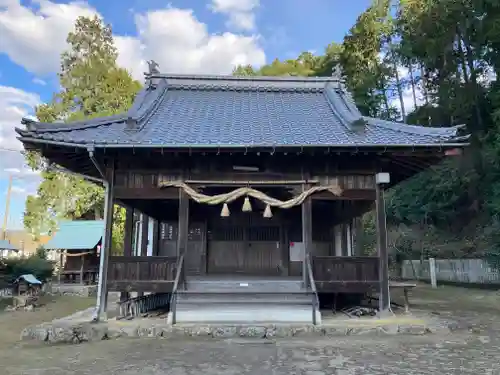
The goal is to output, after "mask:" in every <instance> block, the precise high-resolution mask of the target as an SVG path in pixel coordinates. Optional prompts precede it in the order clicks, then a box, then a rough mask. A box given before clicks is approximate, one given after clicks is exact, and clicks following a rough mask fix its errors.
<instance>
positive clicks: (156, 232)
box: [151, 219, 160, 256]
mask: <svg viewBox="0 0 500 375" xmlns="http://www.w3.org/2000/svg"><path fill="white" fill-rule="evenodd" d="M159 240H160V224H159V222H158V220H157V219H154V220H153V238H152V239H151V243H152V250H153V252H152V254H153V256H158V253H159V251H160V246H159V245H160V241H159Z"/></svg>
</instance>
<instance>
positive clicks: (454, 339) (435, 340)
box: [0, 334, 500, 375]
mask: <svg viewBox="0 0 500 375" xmlns="http://www.w3.org/2000/svg"><path fill="white" fill-rule="evenodd" d="M499 353H500V346H499V342H498V340H496V339H494V338H491V337H488V336H475V335H464V334H451V335H449V336H442V337H438V336H437V335H431V336H387V337H384V338H383V339H380V338H378V339H377V338H374V337H360V336H356V337H354V336H353V337H349V338H343V339H338V338H336V339H322V340H318V339H314V340H312V339H300V340H299V339H281V340H261V339H224V340H214V339H203V338H197V339H196V340H195V339H193V338H191V339H184V340H176V341H170V340H164V339H150V340H147V339H142V340H132V339H131V340H116V341H108V342H105V341H101V342H97V343H92V344H87V345H79V346H68V345H64V346H45V347H43V348H37V349H36V350H32V349H24V355H25V358H24V360H22V361H17V362H15V361H12V359H11V358H2V354H1V353H0V363H2V374H5V375H20V374H37V375H63V374H64V375H65V374H69V373H74V374H75V375H112V374H120V375H132V374H141V375H167V374H171V375H174V374H179V375H180V374H183V375H188V374H205V375H212V374H213V375H229V374H239V375H244V374H255V375H266V374H276V375H278V374H287V375H288V374H297V375H298V374H303V375H323V374H325V375H332V374H339V375H350V374H372V375H376V374H408V375H410V374H411V375H418V374H422V375H431V374H432V375H436V374H445V375H448V374H449V375H452V374H481V375H483V374H485V375H487V374H492V375H493V374H498V373H500V372H499V371H498V363H499V361H498V354H499Z"/></svg>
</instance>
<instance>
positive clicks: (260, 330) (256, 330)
mask: <svg viewBox="0 0 500 375" xmlns="http://www.w3.org/2000/svg"><path fill="white" fill-rule="evenodd" d="M239 335H240V337H260V338H263V337H265V336H266V327H260V326H249V327H241V328H240V330H239Z"/></svg>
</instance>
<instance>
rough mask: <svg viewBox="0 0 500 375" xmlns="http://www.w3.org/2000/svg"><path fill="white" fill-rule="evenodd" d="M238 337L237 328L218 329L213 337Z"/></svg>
mask: <svg viewBox="0 0 500 375" xmlns="http://www.w3.org/2000/svg"><path fill="white" fill-rule="evenodd" d="M237 335H238V329H237V327H233V326H228V327H217V328H215V329H214V330H213V331H212V337H215V338H229V337H236V336H237Z"/></svg>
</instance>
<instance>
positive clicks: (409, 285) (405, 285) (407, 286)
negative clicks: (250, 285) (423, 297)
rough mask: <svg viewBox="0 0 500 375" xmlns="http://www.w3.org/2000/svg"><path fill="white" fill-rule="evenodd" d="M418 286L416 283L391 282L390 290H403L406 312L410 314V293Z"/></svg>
mask: <svg viewBox="0 0 500 375" xmlns="http://www.w3.org/2000/svg"><path fill="white" fill-rule="evenodd" d="M416 287H417V284H415V283H405V282H400V281H391V282H389V290H390V289H403V294H404V300H405V302H404V308H405V312H406V313H408V312H410V299H409V298H408V292H409V291H410V290H412V289H413V288H416Z"/></svg>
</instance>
